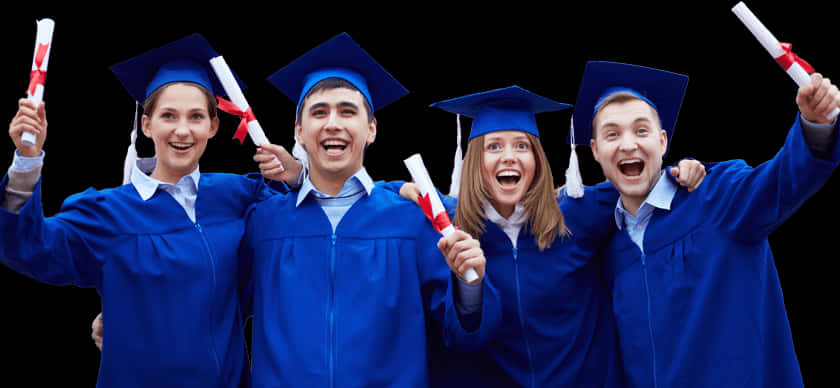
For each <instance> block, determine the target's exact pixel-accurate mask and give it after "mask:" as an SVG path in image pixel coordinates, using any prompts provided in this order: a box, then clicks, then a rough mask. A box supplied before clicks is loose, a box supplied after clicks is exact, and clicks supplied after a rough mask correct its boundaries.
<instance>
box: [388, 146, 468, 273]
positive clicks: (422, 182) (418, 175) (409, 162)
mask: <svg viewBox="0 0 840 388" xmlns="http://www.w3.org/2000/svg"><path fill="white" fill-rule="evenodd" d="M404 163H405V166H406V167H407V168H408V172H409V173H410V174H411V178H412V179H414V184H416V185H417V189H419V190H420V195H421V196H425V195H426V194H428V195H429V202H431V204H432V215H433V217H434V216H436V215H438V214H440V213H442V212H446V209H445V208H444V207H443V203H442V202H441V201H440V197H439V196H438V194H437V190H435V186H434V184H433V183H432V178H430V177H429V171H428V170H426V165H425V164H423V158H422V157H420V154H414V155H411V157H409V158H408V159H406V160H404ZM452 233H455V227H454V226H452V224H449V225H448V226H447V227H446V228H444V229H443V230H442V231H441V234H443V236H444V237H448V236H449V235H451V234H452ZM464 277H466V279H467V283H473V282H475V281H476V280H478V273H477V272H475V269H473V268H470V269H468V270H467V272H466V273H465V274H464Z"/></svg>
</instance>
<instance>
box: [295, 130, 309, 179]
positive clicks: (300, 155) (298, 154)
mask: <svg viewBox="0 0 840 388" xmlns="http://www.w3.org/2000/svg"><path fill="white" fill-rule="evenodd" d="M292 156H294V157H295V158H297V160H298V161H300V164H301V167H303V169H305V170H306V171H309V154H308V153H307V152H306V150H305V149H303V146H302V145H300V143H298V141H297V136H295V146H294V147H292Z"/></svg>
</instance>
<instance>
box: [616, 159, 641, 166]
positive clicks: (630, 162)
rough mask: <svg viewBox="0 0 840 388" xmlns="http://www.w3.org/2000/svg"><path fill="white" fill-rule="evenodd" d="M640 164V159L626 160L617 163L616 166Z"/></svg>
mask: <svg viewBox="0 0 840 388" xmlns="http://www.w3.org/2000/svg"><path fill="white" fill-rule="evenodd" d="M641 162H642V160H641V159H627V160H622V161H620V162H618V164H620V165H624V164H632V163H641Z"/></svg>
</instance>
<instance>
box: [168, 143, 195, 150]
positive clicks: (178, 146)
mask: <svg viewBox="0 0 840 388" xmlns="http://www.w3.org/2000/svg"><path fill="white" fill-rule="evenodd" d="M169 146H170V147H172V148H174V149H176V150H178V151H186V150H188V149H190V148H192V146H193V144H192V143H169Z"/></svg>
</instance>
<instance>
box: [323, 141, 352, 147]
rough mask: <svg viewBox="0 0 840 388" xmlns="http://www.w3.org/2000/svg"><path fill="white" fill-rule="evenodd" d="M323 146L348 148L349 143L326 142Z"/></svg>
mask: <svg viewBox="0 0 840 388" xmlns="http://www.w3.org/2000/svg"><path fill="white" fill-rule="evenodd" d="M322 144H323V145H324V146H325V147H330V146H338V147H344V146H346V145H347V143H345V142H343V141H340V140H327V141H325V142H324V143H322Z"/></svg>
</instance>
